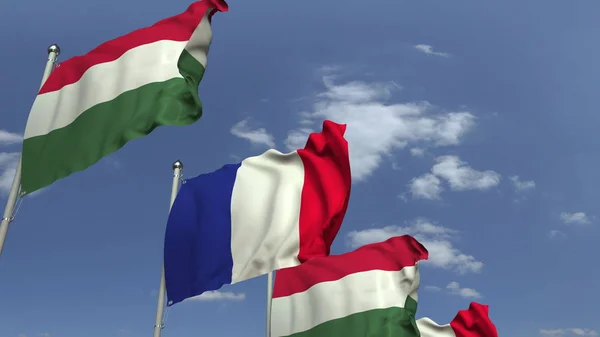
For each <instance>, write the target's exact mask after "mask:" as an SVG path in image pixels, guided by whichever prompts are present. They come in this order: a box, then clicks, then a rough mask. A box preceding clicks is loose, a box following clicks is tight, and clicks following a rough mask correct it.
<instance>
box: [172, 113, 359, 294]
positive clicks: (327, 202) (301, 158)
mask: <svg viewBox="0 0 600 337" xmlns="http://www.w3.org/2000/svg"><path fill="white" fill-rule="evenodd" d="M345 131H346V125H340V124H336V123H334V122H331V121H324V122H323V130H322V131H321V132H320V133H312V134H310V136H309V137H308V141H307V143H306V146H305V147H304V149H300V150H297V151H294V152H290V153H281V152H279V151H276V150H272V149H271V150H268V151H266V152H265V153H263V154H262V155H260V156H256V157H250V158H247V159H245V160H243V161H242V162H241V163H239V164H232V165H225V166H223V167H222V168H220V169H219V170H216V171H214V172H211V173H207V174H202V175H199V176H197V177H195V178H192V179H188V180H186V181H185V183H184V184H182V187H181V190H180V191H179V193H178V195H177V198H176V199H175V202H174V204H173V207H172V208H171V213H170V214H169V220H168V222H167V230H166V234H165V247H164V266H165V280H166V286H167V297H168V305H169V306H170V305H173V304H175V303H178V302H181V301H183V300H184V299H186V298H190V297H193V296H197V295H200V294H202V293H204V292H206V291H211V290H217V289H219V288H221V287H222V286H223V285H224V284H233V283H237V282H241V281H244V280H247V279H250V278H253V277H257V276H260V275H264V274H267V273H269V272H272V271H275V270H278V269H282V268H288V267H294V266H297V265H299V264H301V263H302V262H305V261H307V260H309V259H311V258H314V257H321V256H328V255H329V252H330V246H331V244H332V243H333V239H334V238H335V236H336V235H337V233H338V231H339V229H340V226H341V224H342V220H343V218H344V215H345V214H346V209H347V207H348V200H349V198H350V186H351V176H350V161H349V157H348V142H347V141H346V139H344V133H345Z"/></svg>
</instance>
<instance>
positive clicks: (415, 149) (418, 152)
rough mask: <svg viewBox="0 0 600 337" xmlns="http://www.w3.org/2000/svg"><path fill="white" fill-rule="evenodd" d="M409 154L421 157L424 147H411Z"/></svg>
mask: <svg viewBox="0 0 600 337" xmlns="http://www.w3.org/2000/svg"><path fill="white" fill-rule="evenodd" d="M410 154H411V155H413V156H414V157H423V155H424V154H425V149H422V148H419V147H413V148H412V149H410Z"/></svg>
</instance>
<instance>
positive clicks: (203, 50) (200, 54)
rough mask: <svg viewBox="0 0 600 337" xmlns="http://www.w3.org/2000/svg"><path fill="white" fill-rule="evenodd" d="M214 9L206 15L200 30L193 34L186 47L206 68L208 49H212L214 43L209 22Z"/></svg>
mask: <svg viewBox="0 0 600 337" xmlns="http://www.w3.org/2000/svg"><path fill="white" fill-rule="evenodd" d="M212 11H214V9H212V8H210V9H208V10H207V11H206V13H205V14H204V17H203V18H202V21H200V24H199V25H198V28H196V30H195V31H194V33H192V36H191V37H190V40H189V42H188V44H187V45H186V46H185V50H187V52H188V53H190V55H192V57H194V58H195V59H196V60H197V61H198V62H200V64H202V65H203V66H204V68H206V62H207V59H206V58H207V56H208V49H209V48H210V42H211V41H212V35H213V34H212V28H211V26H210V22H209V21H208V16H209V15H210V13H211V12H212Z"/></svg>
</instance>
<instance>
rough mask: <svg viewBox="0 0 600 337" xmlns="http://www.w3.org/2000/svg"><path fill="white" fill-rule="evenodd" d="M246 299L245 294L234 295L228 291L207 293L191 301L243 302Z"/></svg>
mask: <svg viewBox="0 0 600 337" xmlns="http://www.w3.org/2000/svg"><path fill="white" fill-rule="evenodd" d="M245 299H246V294H244V293H232V292H228V291H218V290H215V291H207V292H205V293H203V294H202V295H199V296H194V297H192V298H190V299H189V300H191V301H243V300H245Z"/></svg>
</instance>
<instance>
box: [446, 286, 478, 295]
mask: <svg viewBox="0 0 600 337" xmlns="http://www.w3.org/2000/svg"><path fill="white" fill-rule="evenodd" d="M446 289H448V291H449V292H450V293H451V294H453V295H458V296H460V297H464V298H481V297H482V296H481V294H480V293H479V292H478V291H477V290H475V289H473V288H461V287H460V284H459V283H458V282H450V283H449V284H448V285H447V286H446Z"/></svg>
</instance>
